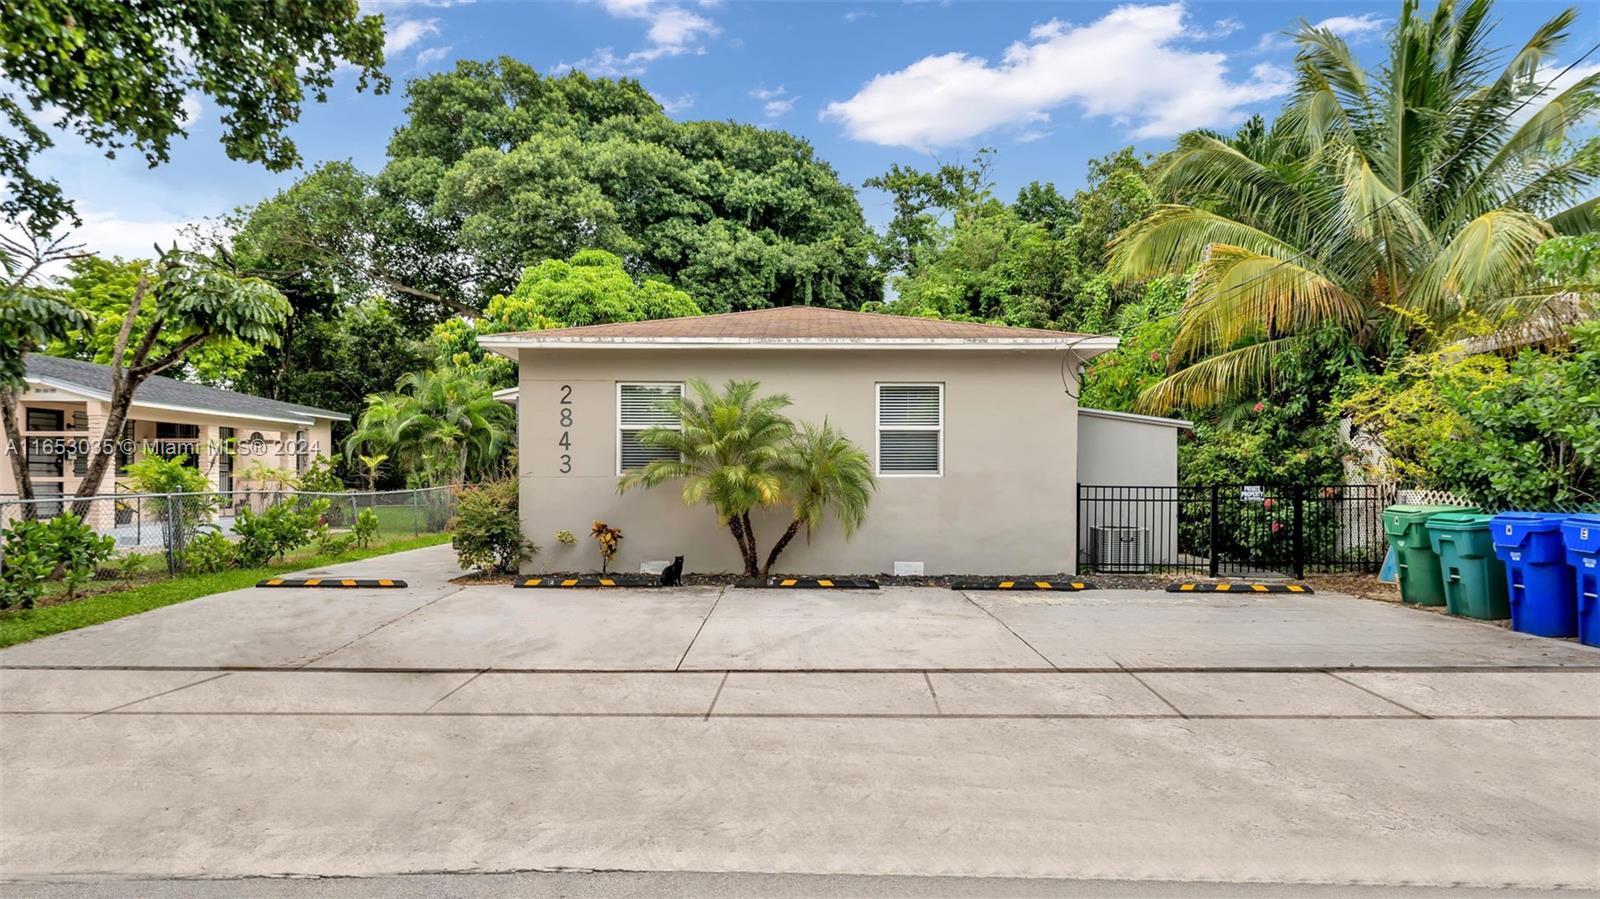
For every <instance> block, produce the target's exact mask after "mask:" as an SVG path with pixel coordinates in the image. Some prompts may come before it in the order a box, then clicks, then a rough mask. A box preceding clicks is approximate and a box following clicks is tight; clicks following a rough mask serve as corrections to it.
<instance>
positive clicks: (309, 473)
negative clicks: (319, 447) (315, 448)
mask: <svg viewBox="0 0 1600 899" xmlns="http://www.w3.org/2000/svg"><path fill="white" fill-rule="evenodd" d="M298 480H299V482H300V489H301V490H304V491H306V492H307V493H343V492H344V478H341V477H339V473H338V471H337V470H336V469H335V467H334V463H333V460H332V459H330V458H328V457H327V456H315V457H313V458H312V460H311V464H310V465H307V466H306V470H305V471H303V472H301V473H300V476H299V478H298Z"/></svg>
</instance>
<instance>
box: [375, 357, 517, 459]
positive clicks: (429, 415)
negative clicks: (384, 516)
mask: <svg viewBox="0 0 1600 899" xmlns="http://www.w3.org/2000/svg"><path fill="white" fill-rule="evenodd" d="M515 418H516V416H515V414H514V413H513V412H512V410H511V407H510V406H507V405H506V404H505V403H501V402H499V401H497V400H496V399H495V398H494V394H493V391H492V389H491V388H490V387H489V385H488V384H486V383H484V381H483V380H482V379H481V378H478V377H476V376H475V374H474V373H473V372H472V371H470V370H462V369H455V368H439V369H433V370H430V371H421V372H409V373H407V374H405V375H402V376H401V378H400V382H399V384H398V385H396V389H395V390H394V391H393V392H389V393H382V394H375V395H373V396H370V397H368V398H367V408H366V411H365V412H363V413H362V414H361V420H360V422H359V423H358V424H357V425H356V429H355V433H353V434H351V435H350V438H349V439H348V440H346V441H345V444H344V446H345V453H346V454H347V455H349V456H350V457H352V458H353V457H355V456H356V455H358V454H362V453H368V454H370V453H383V454H386V455H387V456H388V457H389V458H390V459H392V460H394V462H395V464H396V465H397V466H398V467H399V468H400V470H401V471H403V472H404V473H405V474H406V475H407V479H408V481H409V482H410V483H412V484H421V485H426V486H437V485H441V484H446V483H449V484H466V483H469V482H471V481H473V480H477V479H482V478H486V477H493V476H496V475H499V474H501V473H502V471H503V470H504V468H505V462H506V451H507V448H508V447H509V446H510V445H511V439H512V428H513V426H514V425H515Z"/></svg>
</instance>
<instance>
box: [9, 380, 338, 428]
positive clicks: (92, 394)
mask: <svg viewBox="0 0 1600 899" xmlns="http://www.w3.org/2000/svg"><path fill="white" fill-rule="evenodd" d="M28 383H30V384H43V385H44V386H46V387H53V388H55V389H56V390H60V391H62V392H64V393H70V394H74V395H76V396H81V397H83V398H85V399H91V400H98V401H99V402H102V403H109V402H111V395H110V394H109V393H106V392H105V391H103V390H95V389H93V388H89V387H84V386H83V385H82V384H74V383H72V382H70V381H62V380H59V379H57V378H46V377H40V376H38V375H28ZM128 405H129V407H130V411H132V409H158V410H160V411H162V412H189V413H192V414H195V415H215V416H218V417H221V418H237V419H242V420H245V421H270V422H276V423H278V424H290V425H314V424H316V423H317V419H319V418H325V419H328V420H329V421H349V420H350V416H348V415H345V414H344V413H342V412H334V411H332V410H328V414H326V415H320V414H318V415H312V414H310V413H307V414H305V415H296V416H293V417H285V416H282V415H263V414H260V413H256V412H236V411H226V410H222V409H217V408H215V407H211V408H207V407H203V406H180V405H177V404H174V403H146V402H144V401H142V400H140V399H139V397H138V393H137V391H136V392H135V394H134V399H133V402H132V403H129V404H128Z"/></svg>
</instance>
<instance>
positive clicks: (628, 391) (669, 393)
mask: <svg viewBox="0 0 1600 899" xmlns="http://www.w3.org/2000/svg"><path fill="white" fill-rule="evenodd" d="M682 396H683V385H682V384H681V383H658V384H618V385H617V474H619V475H620V474H622V473H624V472H628V471H637V470H639V469H641V468H643V467H645V466H646V465H648V464H650V463H651V462H653V461H655V460H657V459H676V458H678V454H677V453H674V452H672V451H671V450H668V449H663V448H661V447H658V446H647V445H645V444H643V443H640V442H639V432H640V431H643V430H644V429H645V428H677V427H681V423H680V422H679V421H678V417H677V416H676V415H674V414H673V413H672V412H671V411H670V410H667V409H664V408H662V406H663V405H664V404H665V403H667V402H668V401H671V400H675V399H679V398H681V397H682Z"/></svg>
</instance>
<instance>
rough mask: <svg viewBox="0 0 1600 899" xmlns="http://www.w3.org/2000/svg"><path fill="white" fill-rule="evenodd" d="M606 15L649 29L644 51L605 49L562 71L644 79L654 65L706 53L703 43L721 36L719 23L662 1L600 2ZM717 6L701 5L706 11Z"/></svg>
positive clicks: (560, 66) (562, 67) (567, 66)
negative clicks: (582, 71)
mask: <svg viewBox="0 0 1600 899" xmlns="http://www.w3.org/2000/svg"><path fill="white" fill-rule="evenodd" d="M600 5H601V7H603V8H604V9H605V11H606V12H608V13H610V14H611V15H612V16H613V17H615V18H618V19H635V20H638V21H642V22H645V23H646V24H647V25H648V26H649V27H648V28H647V29H646V31H645V39H646V40H647V41H648V42H649V43H648V44H647V45H646V46H645V47H644V48H643V49H640V50H635V51H633V52H631V53H626V54H623V55H621V56H618V55H617V53H616V52H615V50H614V49H613V48H611V47H601V48H599V49H597V50H595V51H594V53H592V54H590V55H589V56H588V57H586V58H584V59H582V60H579V61H578V62H576V63H571V64H568V63H562V64H561V65H559V66H557V67H556V68H557V69H558V70H565V69H572V68H578V69H583V70H585V71H587V72H591V73H593V74H596V75H611V76H617V75H632V76H636V75H641V74H643V73H644V70H645V68H646V67H647V66H648V65H649V64H650V63H652V62H655V61H656V60H658V59H662V58H664V57H668V56H681V55H683V54H685V53H692V54H696V55H699V54H702V53H705V47H704V45H703V41H704V40H705V39H706V38H709V37H715V36H717V35H718V34H720V33H721V29H719V28H718V27H717V25H716V23H715V22H713V21H711V20H710V19H708V18H706V17H705V16H702V15H700V14H699V13H697V12H694V11H692V10H688V9H685V8H684V7H682V6H679V5H677V4H675V3H661V2H658V0H600ZM714 6H716V3H715V2H709V3H708V2H701V3H700V7H701V8H702V9H709V8H712V7H714Z"/></svg>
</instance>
